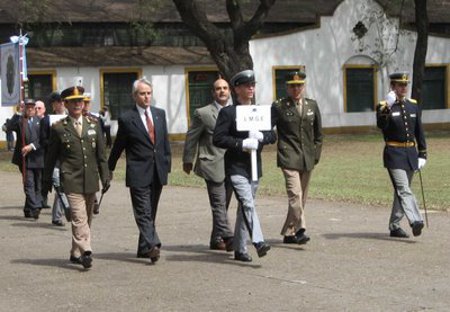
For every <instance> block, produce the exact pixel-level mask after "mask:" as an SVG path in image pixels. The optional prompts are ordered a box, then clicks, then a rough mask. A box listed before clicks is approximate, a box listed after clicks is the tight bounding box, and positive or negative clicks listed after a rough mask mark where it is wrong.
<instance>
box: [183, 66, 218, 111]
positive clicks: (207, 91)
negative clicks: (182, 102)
mask: <svg viewBox="0 0 450 312" xmlns="http://www.w3.org/2000/svg"><path fill="white" fill-rule="evenodd" d="M217 78H219V72H218V71H217V70H210V71H189V72H188V85H189V117H190V118H192V116H193V114H194V111H195V110H196V109H197V108H200V107H203V106H205V105H207V104H209V103H212V101H213V100H214V99H213V96H212V91H211V90H212V86H213V84H214V81H216V80H217Z"/></svg>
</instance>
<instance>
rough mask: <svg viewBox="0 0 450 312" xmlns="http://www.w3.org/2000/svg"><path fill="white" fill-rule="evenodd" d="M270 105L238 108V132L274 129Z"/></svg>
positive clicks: (241, 106)
mask: <svg viewBox="0 0 450 312" xmlns="http://www.w3.org/2000/svg"><path fill="white" fill-rule="evenodd" d="M270 107H271V106H270V105H238V106H236V128H237V130H238V131H250V130H258V131H268V130H271V129H272V123H271V116H270Z"/></svg>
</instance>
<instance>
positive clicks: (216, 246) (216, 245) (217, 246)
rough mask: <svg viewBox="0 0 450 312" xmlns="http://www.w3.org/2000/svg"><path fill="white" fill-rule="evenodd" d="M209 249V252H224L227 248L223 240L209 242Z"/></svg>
mask: <svg viewBox="0 0 450 312" xmlns="http://www.w3.org/2000/svg"><path fill="white" fill-rule="evenodd" d="M209 249H211V250H226V249H227V246H226V245H225V242H224V241H223V240H220V241H215V242H211V243H210V244H209Z"/></svg>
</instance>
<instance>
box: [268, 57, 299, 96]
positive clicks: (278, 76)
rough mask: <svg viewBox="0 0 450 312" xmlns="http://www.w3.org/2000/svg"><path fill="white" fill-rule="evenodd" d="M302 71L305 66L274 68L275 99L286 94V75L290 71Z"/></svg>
mask: <svg viewBox="0 0 450 312" xmlns="http://www.w3.org/2000/svg"><path fill="white" fill-rule="evenodd" d="M299 70H301V71H304V70H305V66H302V65H299V66H292V67H287V68H286V67H283V68H275V69H274V76H275V99H280V98H284V97H286V96H287V93H286V75H287V74H288V73H289V72H292V71H299Z"/></svg>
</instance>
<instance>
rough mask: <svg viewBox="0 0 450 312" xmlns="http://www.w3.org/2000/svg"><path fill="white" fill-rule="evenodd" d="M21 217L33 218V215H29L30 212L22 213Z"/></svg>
mask: <svg viewBox="0 0 450 312" xmlns="http://www.w3.org/2000/svg"><path fill="white" fill-rule="evenodd" d="M23 216H24V217H25V218H33V215H32V214H31V212H30V211H24V212H23Z"/></svg>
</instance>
